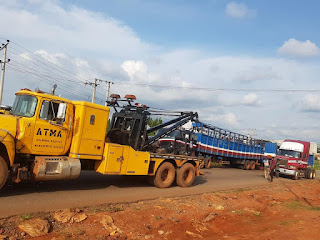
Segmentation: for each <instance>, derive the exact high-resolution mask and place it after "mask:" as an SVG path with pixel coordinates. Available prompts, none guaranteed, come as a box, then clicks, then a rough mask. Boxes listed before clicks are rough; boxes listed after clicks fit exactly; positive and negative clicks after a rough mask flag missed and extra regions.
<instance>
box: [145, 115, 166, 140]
mask: <svg viewBox="0 0 320 240" xmlns="http://www.w3.org/2000/svg"><path fill="white" fill-rule="evenodd" d="M147 123H148V126H149V127H155V126H158V125H159V124H161V123H162V119H161V117H156V118H155V119H153V118H151V117H148V119H147ZM155 133H156V132H152V133H149V136H154V134H155Z"/></svg>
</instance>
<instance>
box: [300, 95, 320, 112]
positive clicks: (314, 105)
mask: <svg viewBox="0 0 320 240" xmlns="http://www.w3.org/2000/svg"><path fill="white" fill-rule="evenodd" d="M300 108H301V110H302V111H320V96H319V95H315V94H307V95H305V96H304V97H303V98H302V101H301V104H300Z"/></svg>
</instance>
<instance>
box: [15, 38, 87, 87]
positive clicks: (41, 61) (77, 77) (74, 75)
mask: <svg viewBox="0 0 320 240" xmlns="http://www.w3.org/2000/svg"><path fill="white" fill-rule="evenodd" d="M11 42H12V43H13V44H14V45H16V46H18V47H20V48H22V49H23V50H25V51H27V52H29V53H31V54H32V55H33V56H35V57H37V58H39V59H41V60H38V59H34V60H36V61H38V62H40V63H42V64H44V65H47V66H49V64H50V65H53V66H55V67H53V66H50V67H52V68H53V69H56V70H57V71H59V72H61V70H63V71H64V72H63V73H65V74H68V75H69V76H73V77H75V78H76V79H82V81H87V80H88V79H84V78H82V77H80V76H77V75H76V74H74V73H71V72H70V71H69V70H67V69H65V68H63V67H61V66H59V65H57V64H55V63H53V62H50V61H48V60H47V59H45V58H43V57H42V56H39V55H36V54H35V53H34V52H32V51H30V50H28V49H27V48H25V47H23V46H21V45H19V44H18V43H16V42H14V41H11ZM15 50H16V51H19V50H17V49H15ZM20 52H21V53H23V52H22V51H20ZM48 63H49V64H48ZM57 68H58V69H57ZM59 69H60V70H59Z"/></svg>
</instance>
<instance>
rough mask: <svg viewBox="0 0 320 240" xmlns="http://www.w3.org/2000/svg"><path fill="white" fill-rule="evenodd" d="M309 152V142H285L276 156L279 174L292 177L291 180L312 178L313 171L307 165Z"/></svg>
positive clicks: (313, 175)
mask: <svg viewBox="0 0 320 240" xmlns="http://www.w3.org/2000/svg"><path fill="white" fill-rule="evenodd" d="M309 151H310V142H305V141H300V140H285V141H284V142H283V143H282V144H281V146H280V148H279V150H278V152H277V156H276V157H277V161H278V162H279V170H280V174H284V175H288V176H292V177H293V179H299V178H300V177H306V178H314V177H315V171H314V170H312V169H311V168H310V166H309V164H308V161H309V157H310V153H309Z"/></svg>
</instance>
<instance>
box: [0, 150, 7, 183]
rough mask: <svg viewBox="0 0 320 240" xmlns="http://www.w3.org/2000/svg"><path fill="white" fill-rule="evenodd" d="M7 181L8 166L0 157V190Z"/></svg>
mask: <svg viewBox="0 0 320 240" xmlns="http://www.w3.org/2000/svg"><path fill="white" fill-rule="evenodd" d="M7 179H8V165H7V163H6V162H5V161H4V159H3V157H1V156H0V189H1V188H2V187H3V186H4V184H5V183H6V181H7Z"/></svg>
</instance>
